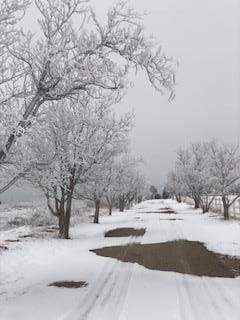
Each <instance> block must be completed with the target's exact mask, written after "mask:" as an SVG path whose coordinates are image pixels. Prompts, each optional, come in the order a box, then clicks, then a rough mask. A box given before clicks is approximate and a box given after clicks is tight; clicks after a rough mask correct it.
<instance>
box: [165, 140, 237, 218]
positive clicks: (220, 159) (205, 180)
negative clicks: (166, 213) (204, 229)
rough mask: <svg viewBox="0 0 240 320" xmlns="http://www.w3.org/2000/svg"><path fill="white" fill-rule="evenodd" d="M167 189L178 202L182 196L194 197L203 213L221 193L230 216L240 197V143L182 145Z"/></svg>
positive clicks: (212, 142) (228, 216)
mask: <svg viewBox="0 0 240 320" xmlns="http://www.w3.org/2000/svg"><path fill="white" fill-rule="evenodd" d="M166 190H168V191H169V192H170V194H171V195H173V196H174V197H175V198H176V199H177V201H179V202H181V200H182V197H183V196H185V197H190V198H192V199H193V200H194V203H195V208H202V210H203V213H205V212H208V211H209V210H210V208H211V205H212V204H213V201H214V199H215V198H216V197H220V198H221V200H222V205H223V211H224V218H225V219H226V220H228V219H229V218H230V208H231V206H232V205H233V203H234V202H235V201H236V200H237V199H238V198H239V197H240V150H239V146H238V145H230V144H224V143H222V142H219V141H215V140H212V141H210V142H199V143H192V144H190V145H189V146H188V147H187V148H182V149H179V150H178V151H177V160H176V164H175V168H174V170H173V171H172V172H170V173H169V176H168V182H167V186H166Z"/></svg>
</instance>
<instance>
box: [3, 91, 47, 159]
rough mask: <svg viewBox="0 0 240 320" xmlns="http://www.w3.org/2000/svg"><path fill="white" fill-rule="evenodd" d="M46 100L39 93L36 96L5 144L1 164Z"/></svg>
mask: <svg viewBox="0 0 240 320" xmlns="http://www.w3.org/2000/svg"><path fill="white" fill-rule="evenodd" d="M43 102H44V100H43V99H42V98H41V95H39V94H38V93H37V94H35V96H34V97H33V99H32V100H31V102H30V103H29V105H28V107H27V108H26V110H25V112H24V114H23V116H22V120H20V121H19V122H18V124H17V127H16V132H13V133H10V135H9V137H8V139H7V142H6V144H5V148H4V149H0V163H1V162H3V161H4V160H5V159H6V158H7V154H8V153H9V151H10V150H11V148H12V146H13V145H14V144H15V142H16V137H21V136H22V134H23V132H24V130H25V129H26V128H27V127H28V126H29V125H30V123H29V121H28V120H29V118H30V117H31V116H32V115H33V114H36V113H37V111H38V109H39V107H40V106H41V104H42V103H43Z"/></svg>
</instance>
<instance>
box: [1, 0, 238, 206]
mask: <svg viewBox="0 0 240 320" xmlns="http://www.w3.org/2000/svg"><path fill="white" fill-rule="evenodd" d="M115 2H117V0H91V1H90V3H91V4H92V6H93V7H94V8H95V10H96V11H97V13H98V15H99V16H100V18H101V19H104V16H105V14H106V12H107V9H108V8H109V7H110V6H111V5H112V4H114V3H115ZM129 4H130V5H131V6H132V7H134V8H136V9H137V10H138V11H140V12H143V11H148V12H149V14H148V16H147V17H146V18H145V21H144V25H145V27H146V32H147V33H149V34H152V35H153V36H154V37H155V39H156V42H158V43H160V44H162V45H163V48H164V49H165V52H166V53H167V54H168V55H170V56H173V57H175V58H176V59H177V60H178V61H179V63H180V67H179V70H178V72H177V77H176V79H177V87H176V99H175V100H174V101H173V102H172V103H169V102H168V99H167V96H163V97H162V96H161V95H160V94H159V93H158V92H156V91H154V89H153V88H151V87H150V85H149V84H148V82H147V79H146V78H145V77H144V76H143V75H138V76H137V78H136V79H135V87H134V88H132V89H129V91H128V93H127V96H126V97H125V99H124V100H123V102H122V103H121V105H119V106H118V107H117V110H119V111H120V112H124V111H127V110H132V109H135V115H136V119H135V123H136V125H135V128H134V130H133V133H132V147H133V151H134V153H135V154H136V155H138V156H143V158H144V159H145V162H146V165H145V172H146V176H147V178H148V180H149V181H150V183H153V184H156V185H162V184H163V183H164V179H165V176H166V174H167V172H168V171H169V170H171V168H172V167H173V165H174V161H175V151H176V150H177V149H178V147H179V146H181V145H183V146H184V145H186V144H188V143H189V142H192V141H198V140H206V139H211V138H212V137H216V138H218V139H221V140H223V141H225V142H232V143H236V142H239V140H240V93H239V87H240V71H239V70H240V0H130V1H129ZM26 23H27V24H28V27H29V26H30V28H31V29H33V30H34V29H35V27H36V17H35V15H34V12H30V14H28V17H27V21H26ZM16 194H17V192H15V193H14V192H13V193H10V192H8V193H5V194H4V197H5V198H7V197H10V198H11V197H14V199H12V198H11V199H10V200H11V201H13V200H14V201H17V200H18V199H16ZM4 197H3V198H4ZM21 197H22V195H21ZM26 197H27V198H28V197H29V193H28V192H27V193H26ZM21 199H22V198H21ZM8 200H9V199H8Z"/></svg>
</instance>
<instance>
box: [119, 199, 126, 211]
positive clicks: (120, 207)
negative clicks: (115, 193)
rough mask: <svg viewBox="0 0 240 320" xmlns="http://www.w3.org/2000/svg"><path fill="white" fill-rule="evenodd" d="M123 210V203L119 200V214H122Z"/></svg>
mask: <svg viewBox="0 0 240 320" xmlns="http://www.w3.org/2000/svg"><path fill="white" fill-rule="evenodd" d="M124 209H125V201H124V200H122V199H120V201H119V210H120V212H123V211H124Z"/></svg>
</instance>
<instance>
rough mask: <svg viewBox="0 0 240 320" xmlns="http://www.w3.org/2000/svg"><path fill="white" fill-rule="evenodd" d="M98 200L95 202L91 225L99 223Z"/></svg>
mask: <svg viewBox="0 0 240 320" xmlns="http://www.w3.org/2000/svg"><path fill="white" fill-rule="evenodd" d="M99 213H100V200H96V201H95V214H94V221H93V223H99Z"/></svg>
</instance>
